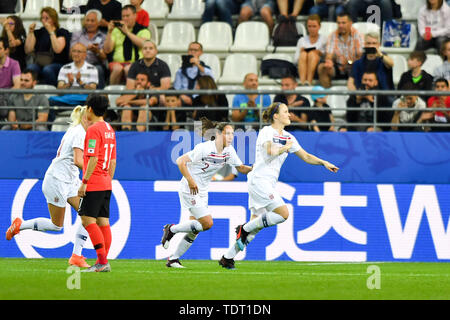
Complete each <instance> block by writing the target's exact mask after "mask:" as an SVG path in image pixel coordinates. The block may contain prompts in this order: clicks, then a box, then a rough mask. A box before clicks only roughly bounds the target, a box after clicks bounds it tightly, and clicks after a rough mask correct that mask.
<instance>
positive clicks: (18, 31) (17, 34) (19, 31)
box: [2, 16, 27, 53]
mask: <svg viewBox="0 0 450 320" xmlns="http://www.w3.org/2000/svg"><path fill="white" fill-rule="evenodd" d="M6 19H11V20H13V21H14V25H15V27H14V32H13V35H14V38H16V39H20V38H21V37H23V38H24V39H25V38H26V35H27V34H26V32H25V28H24V27H23V23H22V19H20V18H19V17H18V16H8V17H6ZM2 38H5V39H7V38H8V34H7V33H6V29H3V31H2ZM14 51H16V48H15V47H13V48H9V52H10V53H13V52H14Z"/></svg>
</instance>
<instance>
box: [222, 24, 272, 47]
mask: <svg viewBox="0 0 450 320" xmlns="http://www.w3.org/2000/svg"><path fill="white" fill-rule="evenodd" d="M269 40H270V39H269V28H268V27H267V24H265V23H264V22H261V21H246V22H242V23H240V24H239V25H238V26H237V28H236V35H235V37H234V43H233V45H232V46H231V48H230V51H232V52H257V51H259V52H261V51H266V49H267V45H268V44H269Z"/></svg>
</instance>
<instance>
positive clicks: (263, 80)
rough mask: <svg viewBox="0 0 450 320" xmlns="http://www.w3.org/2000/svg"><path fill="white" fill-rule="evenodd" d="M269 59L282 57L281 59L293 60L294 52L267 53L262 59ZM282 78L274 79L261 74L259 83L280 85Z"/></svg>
mask: <svg viewBox="0 0 450 320" xmlns="http://www.w3.org/2000/svg"><path fill="white" fill-rule="evenodd" d="M267 59H280V60H286V61H289V62H293V61H294V58H293V55H292V54H288V53H269V54H266V55H265V56H264V57H263V58H262V60H267ZM280 81H281V80H279V79H272V78H269V77H268V76H262V75H260V77H259V84H262V85H279V83H280Z"/></svg>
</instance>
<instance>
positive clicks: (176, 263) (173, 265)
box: [166, 258, 185, 268]
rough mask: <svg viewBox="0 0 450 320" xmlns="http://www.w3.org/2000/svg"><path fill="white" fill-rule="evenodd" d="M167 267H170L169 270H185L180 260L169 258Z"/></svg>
mask: <svg viewBox="0 0 450 320" xmlns="http://www.w3.org/2000/svg"><path fill="white" fill-rule="evenodd" d="M166 267H168V268H185V267H184V266H183V265H182V264H181V262H180V260H178V259H173V260H169V258H167V263H166Z"/></svg>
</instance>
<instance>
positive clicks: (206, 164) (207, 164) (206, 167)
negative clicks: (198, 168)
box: [202, 162, 209, 172]
mask: <svg viewBox="0 0 450 320" xmlns="http://www.w3.org/2000/svg"><path fill="white" fill-rule="evenodd" d="M208 168H209V163H207V162H205V167H204V168H202V170H203V172H205V170H206V169H208Z"/></svg>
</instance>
